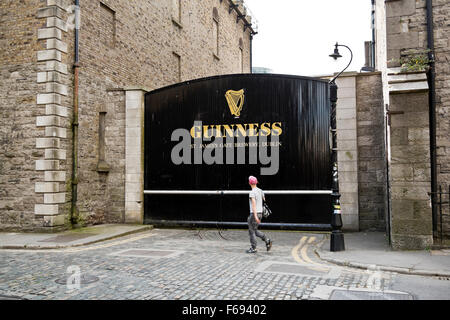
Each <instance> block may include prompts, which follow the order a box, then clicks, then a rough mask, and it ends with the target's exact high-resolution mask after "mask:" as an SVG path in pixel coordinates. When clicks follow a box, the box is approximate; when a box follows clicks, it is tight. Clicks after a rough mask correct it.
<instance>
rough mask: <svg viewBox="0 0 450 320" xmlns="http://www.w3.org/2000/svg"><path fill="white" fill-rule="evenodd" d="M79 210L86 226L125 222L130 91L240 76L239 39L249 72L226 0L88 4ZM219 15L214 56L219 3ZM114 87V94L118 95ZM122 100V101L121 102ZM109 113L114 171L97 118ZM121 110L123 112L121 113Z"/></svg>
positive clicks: (246, 37)
mask: <svg viewBox="0 0 450 320" xmlns="http://www.w3.org/2000/svg"><path fill="white" fill-rule="evenodd" d="M80 5H81V14H82V25H81V29H80V63H81V68H80V114H79V121H80V126H79V143H80V148H79V179H78V183H79V184H78V190H79V192H78V208H79V211H80V218H81V220H82V221H83V222H85V223H99V222H104V221H111V222H112V221H116V222H117V221H120V220H121V219H122V221H123V216H121V212H123V208H124V207H123V203H124V201H125V193H124V192H123V188H124V185H123V184H124V181H125V177H124V176H125V138H124V130H125V125H124V121H125V117H124V104H123V100H120V99H123V96H122V95H123V92H122V95H121V94H120V93H118V92H119V91H111V89H114V88H115V89H118V88H123V87H128V86H139V87H145V88H147V89H148V90H152V89H156V88H158V87H163V86H166V85H170V84H173V83H177V82H179V81H186V80H190V79H195V78H201V77H206V76H211V75H216V74H228V73H239V72H241V70H240V64H239V54H240V49H239V39H242V42H243V48H244V70H245V71H246V72H249V71H250V65H249V62H250V58H249V54H250V52H249V47H250V43H249V41H250V34H249V30H248V29H247V30H246V32H244V30H243V28H244V27H243V22H242V21H240V22H239V23H236V13H235V12H232V13H231V14H229V13H228V3H227V1H223V2H222V3H221V2H220V1H218V0H217V1H216V0H209V1H194V0H190V1H181V14H180V15H179V16H176V15H174V14H173V10H172V1H124V0H109V1H106V0H105V1H102V2H100V1H81V2H80ZM214 7H216V8H217V12H218V16H219V19H218V20H219V53H218V55H217V56H215V55H213V52H214V45H215V43H216V42H215V41H214V39H213V33H212V30H213V8H214ZM113 92H115V93H114V95H113ZM117 98H119V101H117ZM105 106H106V108H107V109H108V110H109V109H111V108H112V109H113V110H114V111H111V112H110V111H107V113H106V126H107V127H106V132H105V138H106V149H107V151H106V159H105V161H106V162H107V163H108V165H109V166H110V171H109V172H108V173H100V172H97V171H96V167H97V164H98V143H97V140H98V132H97V131H98V130H97V128H98V119H99V112H100V111H102V110H103V109H104V108H105ZM117 111H120V112H119V113H117Z"/></svg>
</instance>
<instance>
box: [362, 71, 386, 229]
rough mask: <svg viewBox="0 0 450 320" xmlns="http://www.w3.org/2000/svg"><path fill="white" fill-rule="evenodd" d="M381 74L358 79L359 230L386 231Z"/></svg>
mask: <svg viewBox="0 0 450 320" xmlns="http://www.w3.org/2000/svg"><path fill="white" fill-rule="evenodd" d="M382 90H383V88H382V83H381V73H379V72H377V73H359V74H358V76H357V77H356V118H357V136H358V196H359V229H360V230H378V231H385V230H386V214H387V211H386V201H387V199H386V188H387V187H386V154H385V138H384V136H385V130H384V127H385V124H384V106H383V92H382Z"/></svg>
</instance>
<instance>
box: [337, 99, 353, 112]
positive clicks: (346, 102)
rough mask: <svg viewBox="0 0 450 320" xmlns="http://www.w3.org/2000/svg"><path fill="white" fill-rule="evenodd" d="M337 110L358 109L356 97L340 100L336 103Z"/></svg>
mask: <svg viewBox="0 0 450 320" xmlns="http://www.w3.org/2000/svg"><path fill="white" fill-rule="evenodd" d="M336 106H337V110H339V109H347V108H350V109H356V96H355V97H351V98H342V97H341V98H339V99H338V101H337V102H336Z"/></svg>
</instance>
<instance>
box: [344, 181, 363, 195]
mask: <svg viewBox="0 0 450 320" xmlns="http://www.w3.org/2000/svg"><path fill="white" fill-rule="evenodd" d="M339 192H342V193H344V192H350V193H355V192H358V183H357V182H341V181H339Z"/></svg>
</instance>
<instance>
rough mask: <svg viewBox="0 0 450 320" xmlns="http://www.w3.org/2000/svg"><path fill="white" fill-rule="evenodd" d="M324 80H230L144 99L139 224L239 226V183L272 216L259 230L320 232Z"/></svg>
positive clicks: (243, 208)
mask: <svg viewBox="0 0 450 320" xmlns="http://www.w3.org/2000/svg"><path fill="white" fill-rule="evenodd" d="M330 112H331V110H330V99H329V84H328V82H327V81H323V80H319V79H314V78H307V77H298V76H287V75H273V74H236V75H225V76H217V77H210V78H204V79H197V80H193V81H188V82H184V83H180V84H176V85H173V86H169V87H165V88H161V89H158V90H155V91H152V92H149V93H147V94H146V95H145V137H144V141H145V142H144V145H145V147H144V153H145V161H144V189H145V191H144V208H145V213H144V221H145V223H150V224H154V225H156V226H158V225H184V226H223V227H231V226H242V227H244V226H245V224H246V218H247V216H248V213H249V207H248V191H249V186H248V182H247V178H248V176H250V175H254V176H257V177H258V179H259V182H260V187H261V188H262V189H263V190H265V191H266V200H267V201H268V203H269V205H270V207H271V209H272V211H273V215H272V216H271V217H269V218H268V219H267V220H265V221H263V225H262V226H263V227H264V226H267V227H271V228H277V227H279V228H295V229H323V230H326V229H330V223H331V217H332V212H333V211H332V201H331V187H332V186H331V184H332V163H331V154H332V152H331V148H330Z"/></svg>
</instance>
